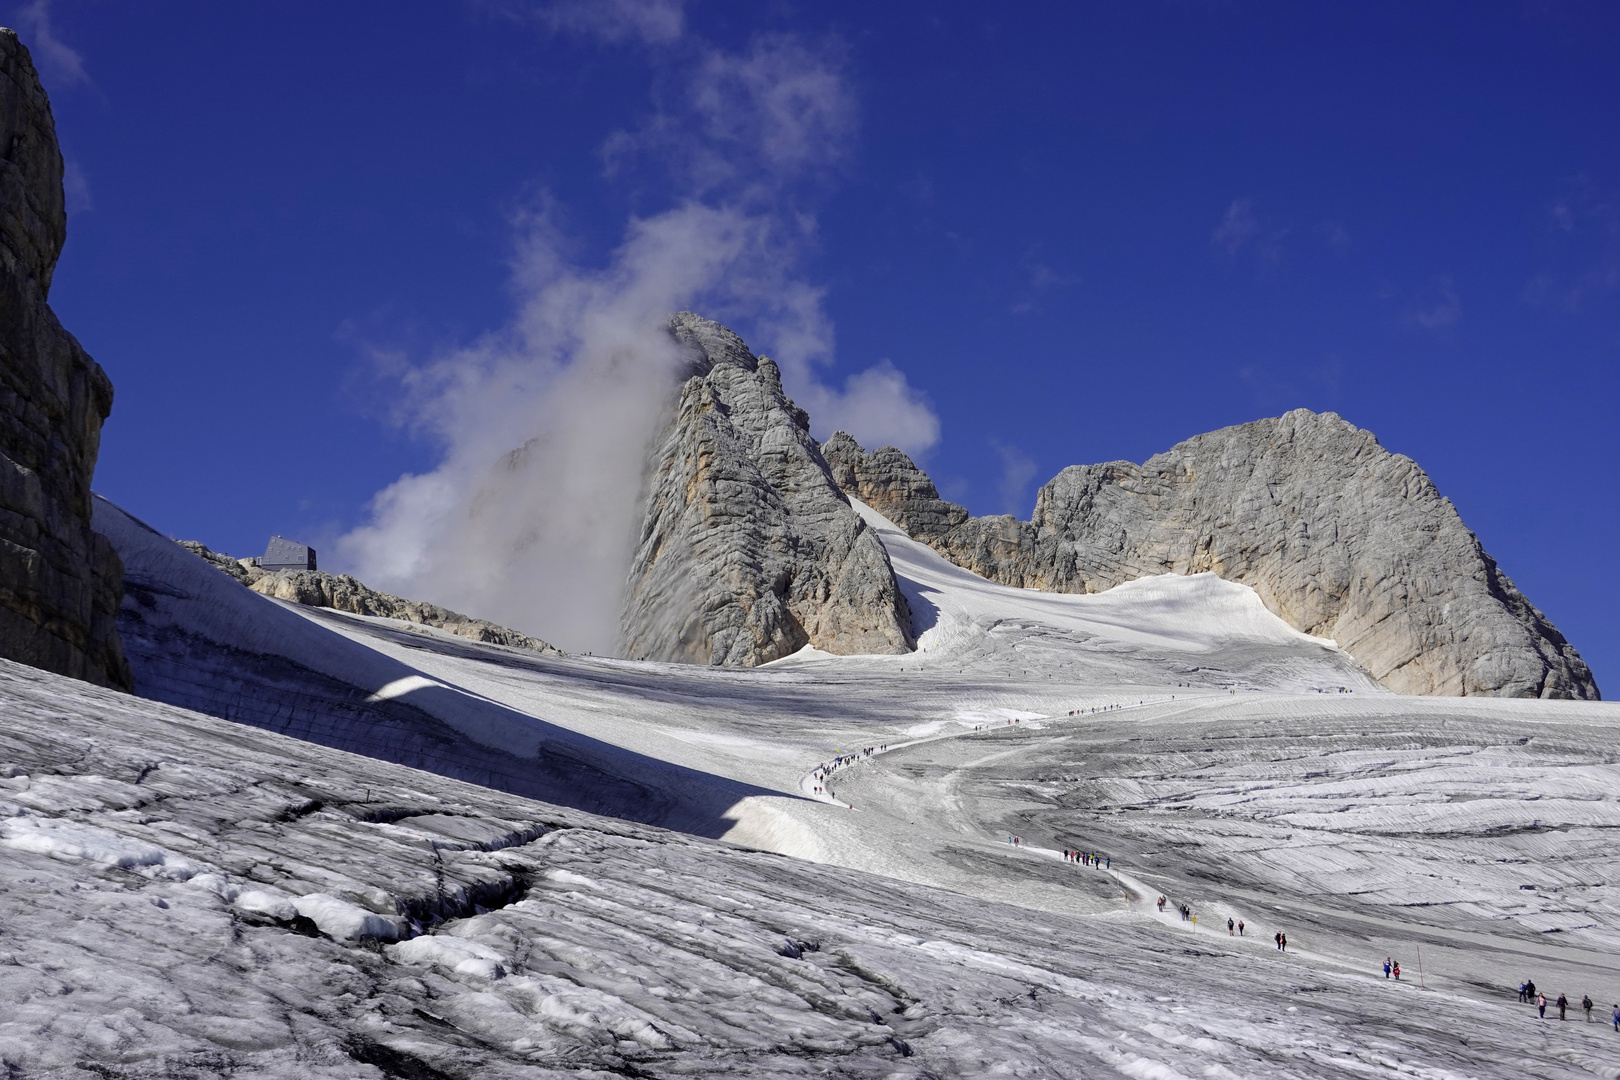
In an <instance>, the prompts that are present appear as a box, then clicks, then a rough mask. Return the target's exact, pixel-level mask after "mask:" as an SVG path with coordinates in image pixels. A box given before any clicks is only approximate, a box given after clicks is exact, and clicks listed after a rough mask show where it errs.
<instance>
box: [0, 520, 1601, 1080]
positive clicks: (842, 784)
mask: <svg viewBox="0 0 1620 1080" xmlns="http://www.w3.org/2000/svg"><path fill="white" fill-rule="evenodd" d="M867 521H868V524H869V525H870V526H871V527H872V528H874V529H876V530H878V531H879V534H880V535H881V537H882V540H883V542H884V545H885V546H886V547H887V549H888V551H889V554H890V558H891V559H892V561H893V564H894V567H895V572H896V575H897V580H898V581H899V583H900V586H901V588H902V589H903V590H904V592H905V593H906V599H907V603H908V605H909V606H910V609H911V611H912V615H913V619H914V627H915V629H916V631H917V635H918V646H919V648H918V651H917V652H915V653H911V654H906V655H883V656H839V657H833V656H827V655H823V654H817V653H816V652H814V650H808V649H807V650H805V651H802V652H800V653H798V654H795V655H793V656H790V657H788V658H786V659H784V660H780V661H777V662H776V663H773V664H769V665H766V666H764V667H760V668H754V669H748V670H724V669H714V668H702V667H693V666H685V665H666V664H655V663H631V662H627V661H616V660H607V659H592V658H580V657H556V656H540V655H536V654H533V653H526V652H522V651H519V650H514V649H505V648H501V647H498V646H489V645H480V644H476V643H471V642H468V641H465V640H463V639H459V638H454V637H451V636H449V635H445V634H440V633H436V632H434V631H432V630H424V629H422V628H420V627H413V626H410V625H408V624H401V623H391V622H387V621H384V620H376V619H365V618H362V617H358V616H351V615H345V614H341V613H335V612H329V611H321V610H312V609H304V608H298V607H295V606H294V605H290V604H285V603H282V602H280V601H276V600H272V599H269V598H267V597H264V596H261V595H259V594H256V593H252V592H250V591H249V590H247V589H245V588H243V587H241V586H240V585H238V584H237V583H235V582H234V581H231V580H230V579H229V578H227V577H225V576H224V575H222V574H220V573H218V572H217V571H215V570H214V569H212V568H211V567H209V566H208V565H206V564H205V563H203V562H202V561H201V560H198V559H196V558H195V557H194V556H192V555H191V554H190V553H189V552H186V551H184V550H183V549H181V548H179V547H177V546H176V545H173V544H171V543H170V542H169V541H167V540H165V539H163V538H162V537H161V536H158V535H157V534H156V533H153V532H151V531H150V530H147V529H145V528H144V527H143V526H140V525H139V523H138V522H135V521H133V519H130V518H128V517H127V516H124V515H122V514H120V513H119V512H118V511H117V509H116V508H115V507H111V506H110V504H101V505H100V506H98V508H97V521H96V524H97V528H98V529H101V530H102V531H103V532H105V533H107V534H108V535H109V536H110V537H111V538H112V539H113V540H114V542H115V544H116V545H117V546H118V548H119V551H120V554H121V556H122V558H123V559H124V562H125V564H126V567H128V573H129V578H130V582H131V588H130V598H129V599H128V600H127V601H126V622H125V626H124V638H125V643H126V647H127V649H128V651H129V655H130V658H131V663H132V666H133V669H134V672H135V679H136V686H137V689H138V690H139V691H141V692H142V693H143V694H146V695H148V697H150V698H160V699H164V700H165V701H167V702H168V703H162V702H160V701H154V700H145V699H142V698H140V697H131V696H128V695H124V694H121V693H118V692H115V691H111V690H104V689H100V688H97V687H93V686H89V685H87V684H84V683H79V682H74V681H72V680H68V679H64V678H60V677H57V676H53V675H49V674H46V673H43V672H40V671H37V670H35V669H32V668H26V667H22V666H19V665H15V664H0V708H3V709H4V715H5V716H6V718H7V720H6V724H5V725H4V727H3V729H0V748H3V751H0V774H3V777H4V778H3V779H0V1000H3V1001H4V1003H5V1008H4V1011H3V1014H0V1060H3V1061H4V1062H5V1063H6V1065H7V1067H8V1069H9V1070H10V1074H11V1075H17V1076H84V1077H109V1076H111V1077H167V1076H173V1077H192V1076H243V1077H247V1076H266V1077H269V1076H285V1077H316V1076H333V1077H354V1076H371V1077H387V1076H394V1077H486V1076H487V1077H503V1076H513V1077H545V1076H563V1075H567V1076H626V1075H636V1076H689V1075H697V1076H715V1075H737V1076H776V1075H814V1076H885V1077H887V1076H895V1077H906V1076H916V1077H924V1076H934V1077H970V1076H1030V1077H1045V1076H1052V1077H1058V1076H1062V1077H1072V1076H1077V1075H1078V1076H1116V1075H1117V1076H1131V1077H1251V1076H1311V1077H1318V1076H1320V1077H1339V1076H1343V1077H1351V1076H1354V1077H1362V1076H1368V1075H1382V1074H1391V1073H1401V1074H1408V1075H1418V1076H1425V1077H1463V1076H1478V1077H1495V1076H1503V1077H1507V1076H1526V1075H1528V1076H1542V1077H1575V1076H1594V1075H1595V1076H1616V1075H1620V1067H1617V1066H1620V1034H1616V1033H1615V1032H1614V1031H1613V1030H1612V1029H1611V1027H1610V1026H1609V1025H1608V1024H1607V1023H1603V1024H1598V1023H1593V1024H1590V1025H1588V1024H1585V1023H1581V1022H1567V1023H1563V1024H1560V1023H1558V1022H1557V1021H1556V1020H1549V1021H1540V1020H1538V1019H1537V1018H1536V1017H1535V1014H1534V1012H1533V1010H1532V1009H1531V1008H1530V1007H1529V1006H1526V1005H1522V1004H1520V1003H1519V1002H1518V1001H1517V998H1516V995H1515V993H1514V992H1513V987H1514V986H1515V985H1516V984H1517V983H1518V982H1519V981H1521V980H1523V979H1525V978H1533V979H1534V980H1535V981H1536V983H1537V984H1538V986H1539V987H1540V988H1541V989H1543V990H1546V991H1547V992H1548V993H1549V997H1550V998H1552V997H1556V995H1557V993H1559V992H1563V993H1565V994H1567V995H1568V996H1569V998H1570V1000H1571V1001H1579V1000H1580V998H1581V996H1582V995H1583V994H1590V995H1591V997H1592V998H1593V999H1594V1000H1595V1001H1596V1002H1597V1003H1598V1013H1599V1016H1598V1018H1599V1019H1602V1020H1606V1019H1607V1015H1608V1010H1609V1009H1610V1008H1611V1006H1612V1005H1613V1003H1614V1002H1616V1001H1620V936H1617V934H1616V931H1615V930H1614V927H1615V926H1616V915H1617V914H1620V913H1617V910H1616V906H1617V904H1616V901H1615V900H1614V899H1613V898H1612V891H1611V890H1610V889H1609V888H1608V887H1607V886H1608V883H1609V878H1610V877H1611V876H1612V874H1613V871H1614V866H1615V860H1614V858H1613V842H1612V837H1613V836H1614V835H1616V833H1615V830H1616V828H1617V827H1620V806H1617V804H1616V799H1615V794H1616V792H1617V791H1620V765H1617V764H1616V757H1615V754H1614V750H1613V747H1614V744H1615V737H1616V735H1617V733H1620V710H1617V708H1616V707H1615V706H1613V705H1608V704H1602V703H1596V702H1556V701H1513V700H1502V699H1491V700H1481V699H1423V698H1411V697H1402V696H1397V695H1394V694H1390V693H1387V692H1385V691H1383V690H1381V689H1379V688H1378V687H1377V686H1376V685H1374V684H1372V683H1371V682H1370V680H1368V679H1367V677H1366V675H1365V674H1364V673H1363V672H1362V671H1361V669H1360V668H1359V667H1358V666H1357V665H1355V664H1354V663H1353V662H1351V661H1350V660H1349V659H1348V658H1347V657H1346V656H1345V655H1344V654H1343V653H1342V652H1340V651H1339V650H1338V649H1337V648H1336V647H1335V646H1334V645H1333V644H1332V643H1331V642H1327V641H1324V640H1322V639H1317V638H1310V637H1307V636H1305V635H1303V634H1300V633H1298V632H1297V631H1294V630H1292V629H1291V628H1289V627H1287V626H1286V625H1284V624H1283V623H1282V622H1281V621H1280V620H1277V619H1276V618H1275V617H1273V616H1271V615H1270V614H1269V613H1268V612H1267V611H1266V610H1265V608H1264V606H1263V605H1261V604H1260V603H1259V601H1258V599H1257V598H1256V597H1255V596H1254V594H1253V593H1252V592H1251V591H1250V590H1248V589H1247V588H1246V587H1244V586H1240V585H1234V584H1232V583H1230V582H1224V581H1221V580H1220V579H1218V578H1215V577H1213V576H1210V575H1199V576H1194V577H1185V578H1182V577H1166V578H1149V579H1144V580H1140V581H1137V582H1133V583H1130V584H1128V585H1125V586H1121V587H1120V588H1117V589H1114V590H1110V591H1109V592H1105V593H1100V594H1096V595H1091V596H1084V595H1059V594H1048V593H1038V592H1033V591H1028V590H1022V589H1013V588H1008V587H1005V586H1000V585H995V584H992V583H990V582H987V581H984V580H983V579H980V578H976V577H974V576H973V575H972V574H969V573H968V572H966V571H963V570H961V569H959V568H957V567H954V566H952V565H951V564H949V563H946V562H945V561H944V560H943V559H942V558H940V557H939V556H938V555H936V554H935V553H934V552H933V551H931V550H930V549H928V548H926V547H923V546H922V545H920V544H915V543H913V542H911V541H910V540H908V539H907V538H906V537H904V536H903V535H901V534H899V533H898V531H897V530H895V529H893V527H891V526H887V525H886V523H885V522H883V521H882V519H880V518H877V517H875V516H874V515H868V516H867ZM188 560H189V561H188ZM203 712H207V713H213V714H215V715H213V716H209V715H202V713H203ZM220 716H229V717H232V718H233V719H235V720H238V721H240V722H237V723H232V722H229V721H227V720H223V719H219V718H218V717H220ZM288 735H298V736H302V738H290V737H287V736H288ZM323 743H324V744H325V745H320V744H323ZM869 748H886V749H879V750H878V752H875V753H871V754H868V753H867V752H866V751H867V750H868V749H869ZM351 751H353V752H351ZM361 755H365V756H361ZM840 760H842V761H845V762H847V763H846V764H842V765H840V766H839V767H838V768H836V769H834V770H833V771H831V773H830V775H829V774H828V773H827V772H826V771H825V769H824V767H825V766H827V765H829V764H832V763H834V762H835V761H840ZM407 766H418V767H419V768H411V767H407ZM422 770H430V771H422ZM467 780H474V781H478V783H477V784H474V783H467V782H465V781H467ZM818 789H821V790H818ZM540 799H543V800H544V801H537V800H540ZM1012 837H1017V838H1018V839H1019V841H1020V842H1019V843H1018V844H1017V845H1013V844H1011V843H1009V840H1010V839H1011V838H1012ZM1064 849H1080V850H1086V851H1092V852H1099V853H1102V854H1104V855H1106V856H1107V857H1108V858H1109V859H1110V860H1111V863H1110V865H1109V866H1108V868H1106V869H1094V868H1091V867H1087V866H1083V865H1080V864H1077V863H1074V862H1071V861H1068V860H1066V859H1064V858H1063V857H1062V856H1061V854H1060V852H1061V851H1062V850H1064ZM1160 895H1163V896H1165V897H1167V898H1168V899H1169V900H1170V901H1171V902H1172V903H1171V905H1169V906H1171V907H1173V906H1175V905H1179V904H1183V903H1184V904H1187V905H1189V906H1190V908H1191V910H1192V913H1193V914H1194V915H1196V916H1197V922H1196V923H1193V922H1192V921H1190V920H1188V921H1183V920H1182V919H1180V918H1178V917H1175V916H1174V915H1164V914H1161V913H1160V912H1159V910H1158V908H1157V905H1156V904H1155V902H1154V901H1156V899H1157V898H1158V896H1160ZM1228 918H1231V919H1233V920H1234V922H1235V921H1236V920H1237V919H1242V920H1243V921H1244V923H1245V936H1243V937H1241V938H1239V937H1236V936H1230V935H1229V934H1228V933H1227V929H1226V926H1227V919H1228ZM1279 931H1282V932H1286V933H1287V934H1288V937H1289V947H1288V951H1287V952H1286V953H1281V952H1279V951H1278V950H1277V949H1276V947H1275V945H1274V943H1273V935H1274V934H1275V933H1277V932H1279ZM1420 954H1421V975H1420ZM1385 957H1394V958H1396V959H1399V960H1400V961H1401V964H1402V967H1403V969H1404V970H1403V975H1405V979H1404V980H1403V981H1402V982H1401V983H1400V984H1399V985H1397V984H1395V983H1394V982H1393V980H1389V981H1386V980H1385V979H1384V978H1383V975H1382V971H1381V965H1382V962H1383V960H1384V959H1385ZM1420 978H1421V984H1420V983H1419V979H1420ZM1553 1011H1555V1010H1553ZM1571 1016H1572V1020H1574V1021H1579V1020H1580V1019H1582V1017H1581V1013H1580V1012H1579V1010H1578V1009H1576V1010H1575V1011H1573V1012H1572V1014H1571Z"/></svg>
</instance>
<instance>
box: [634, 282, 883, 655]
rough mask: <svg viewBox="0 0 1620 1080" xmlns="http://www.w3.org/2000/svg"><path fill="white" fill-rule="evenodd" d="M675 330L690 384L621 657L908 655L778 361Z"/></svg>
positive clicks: (733, 339)
mask: <svg viewBox="0 0 1620 1080" xmlns="http://www.w3.org/2000/svg"><path fill="white" fill-rule="evenodd" d="M670 329H671V332H672V333H673V334H674V335H675V337H676V339H677V340H678V341H679V342H681V344H682V345H684V346H685V347H686V348H687V349H688V351H689V356H690V363H691V371H692V374H691V376H690V377H689V378H688V379H687V380H686V382H685V385H683V386H682V388H681V391H680V398H679V402H678V404H677V405H676V407H675V409H674V415H673V417H672V418H671V421H670V423H669V425H668V426H667V427H666V428H665V430H664V431H663V432H662V433H661V434H660V436H659V437H658V438H657V440H656V442H655V443H654V446H653V450H652V452H651V457H650V465H649V469H650V472H649V477H648V482H647V498H646V504H645V505H646V512H645V516H644V519H643V525H642V530H641V535H640V540H639V544H638V546H637V549H636V554H635V559H634V561H633V563H632V565H631V570H630V577H629V582H628V585H627V588H626V594H625V602H624V609H623V615H622V619H621V628H622V632H623V646H624V654H625V655H626V656H628V657H631V658H634V659H654V660H675V661H685V662H690V663H699V664H730V665H740V666H752V665H755V664H763V663H767V662H769V661H771V660H776V659H779V658H780V657H783V656H787V655H788V654H790V653H793V652H795V651H797V650H798V649H800V648H801V647H803V646H804V645H807V644H808V645H813V646H815V647H816V648H818V649H822V650H825V651H827V652H831V653H841V654H850V653H901V652H908V651H910V650H911V649H912V648H914V647H915V643H914V641H913V640H912V636H911V616H910V613H909V612H908V611H907V609H906V602H905V599H904V597H902V596H901V594H900V589H899V586H898V585H897V584H896V582H895V579H894V570H893V568H892V567H891V566H890V565H889V556H888V552H886V551H885V550H884V548H883V544H882V542H881V541H880V540H878V538H877V536H876V535H875V534H874V533H873V532H872V530H871V529H869V528H868V527H867V526H866V523H865V522H863V521H862V520H861V518H860V515H859V514H857V513H856V512H855V510H854V509H853V508H852V507H851V506H850V505H849V500H848V499H847V498H845V496H844V494H843V492H841V491H840V490H839V489H838V487H837V485H836V484H834V483H833V480H832V477H831V476H830V475H829V473H828V471H827V462H826V461H825V460H824V459H823V458H822V456H821V451H820V449H819V447H818V446H817V445H816V441H815V440H814V439H813V438H811V437H810V431H809V427H810V425H809V418H808V417H807V416H806V415H805V413H804V410H802V409H800V408H799V407H798V406H796V405H794V404H793V402H792V401H790V400H788V398H787V396H786V395H785V394H784V393H783V391H782V377H781V373H780V372H779V371H778V370H777V367H776V364H775V363H773V362H772V361H771V360H770V359H769V358H767V357H757V358H756V357H755V356H754V355H753V354H752V353H751V352H749V351H748V347H747V346H746V345H745V344H743V341H742V339H741V338H739V337H738V336H737V335H736V334H733V333H732V332H731V331H730V330H727V329H726V328H725V327H723V326H720V325H719V324H717V323H713V322H710V321H709V320H707V319H702V318H699V317H698V316H696V315H692V314H689V313H682V314H679V315H676V316H675V317H674V318H673V319H672V320H671V323H670Z"/></svg>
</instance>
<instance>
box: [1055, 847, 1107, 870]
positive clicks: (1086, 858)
mask: <svg viewBox="0 0 1620 1080" xmlns="http://www.w3.org/2000/svg"><path fill="white" fill-rule="evenodd" d="M1063 860H1064V861H1065V862H1072V863H1079V864H1080V865H1082V866H1095V867H1098V868H1100V869H1103V870H1111V869H1113V866H1114V860H1113V859H1112V858H1110V857H1109V856H1107V855H1098V854H1097V853H1096V852H1094V851H1073V850H1068V849H1065V850H1064V852H1063Z"/></svg>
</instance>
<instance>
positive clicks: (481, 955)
mask: <svg viewBox="0 0 1620 1080" xmlns="http://www.w3.org/2000/svg"><path fill="white" fill-rule="evenodd" d="M386 951H387V953H388V955H389V956H391V957H393V959H395V960H396V961H398V962H399V963H401V964H419V965H422V966H432V967H441V968H444V969H446V970H448V971H453V972H455V973H456V974H458V975H471V976H474V977H475V978H480V979H500V978H504V977H505V975H506V969H505V967H504V966H503V964H504V961H505V958H504V957H502V956H501V954H500V953H498V952H496V951H495V950H494V949H491V948H490V947H489V946H487V945H480V944H479V943H478V942H476V941H468V940H467V939H466V938H458V937H450V936H448V935H442V934H424V935H423V936H421V937H416V938H412V939H411V940H409V941H402V942H400V943H399V944H398V945H390V946H388V948H387V950H386Z"/></svg>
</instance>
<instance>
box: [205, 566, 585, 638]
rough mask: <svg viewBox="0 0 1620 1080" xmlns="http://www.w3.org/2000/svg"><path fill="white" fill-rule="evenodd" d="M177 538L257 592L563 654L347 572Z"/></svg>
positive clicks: (502, 627)
mask: <svg viewBox="0 0 1620 1080" xmlns="http://www.w3.org/2000/svg"><path fill="white" fill-rule="evenodd" d="M177 543H179V545H180V546H181V547H183V548H185V549H186V550H187V551H189V552H191V553H192V554H194V555H196V556H197V557H198V558H200V559H202V560H203V561H204V562H206V563H208V564H209V565H210V566H212V567H214V568H215V569H216V570H219V571H220V572H222V573H224V574H225V575H226V576H228V577H230V578H233V579H235V580H236V581H238V582H240V583H242V584H243V585H246V586H247V587H248V588H250V589H252V590H253V591H254V592H256V593H262V594H263V595H265V596H270V597H274V598H275V599H277V600H286V601H288V602H290V603H294V604H302V605H304V606H305V607H318V608H331V609H332V610H333V611H346V612H348V613H349V614H351V615H366V616H369V617H371V618H377V619H396V620H398V621H400V622H409V623H416V624H417V625H418V626H431V627H434V628H435V629H438V630H443V631H445V632H446V633H450V634H454V635H456V636H457V637H463V638H466V639H467V640H469V641H481V642H484V643H485V644H487V645H505V646H507V647H508V648H512V649H527V650H529V651H530V652H537V653H542V654H551V655H561V654H562V650H561V649H559V648H557V647H556V646H555V645H551V644H549V643H547V642H544V641H541V640H540V639H539V638H537V637H530V636H529V635H528V634H524V633H521V632H519V631H517V630H512V629H510V628H508V627H505V626H500V625H497V624H496V623H492V622H490V621H488V620H487V619H474V618H472V617H471V616H467V615H463V614H461V613H460V612H457V611H451V610H450V609H449V608H442V607H440V606H439V605H437V604H429V603H425V602H423V601H421V600H409V599H406V598H405V597H403V596H395V595H393V594H392V593H385V592H378V591H377V590H376V589H373V588H369V587H368V586H367V585H366V584H365V583H364V582H361V581H359V580H358V579H356V578H354V577H351V576H350V575H348V574H329V573H327V572H326V571H324V570H266V569H265V568H264V567H262V566H260V565H258V560H256V559H237V558H232V557H231V556H229V555H226V554H224V553H222V552H218V551H214V550H212V549H210V548H209V547H208V546H207V545H206V544H201V543H198V542H197V541H195V540H180V541H177Z"/></svg>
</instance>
